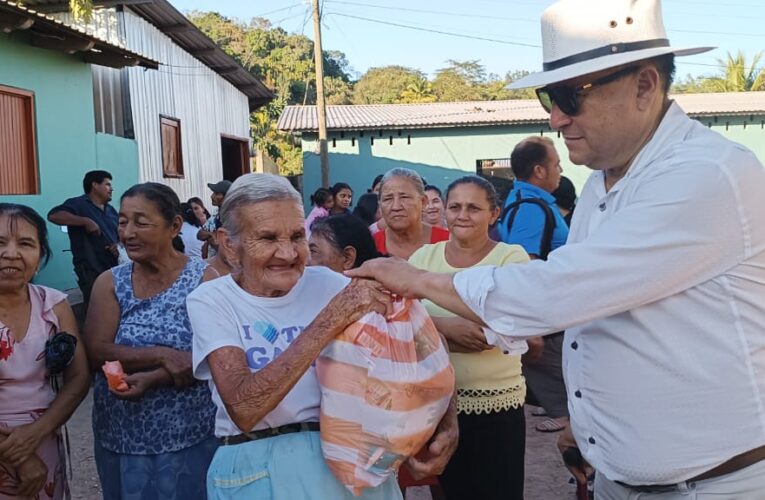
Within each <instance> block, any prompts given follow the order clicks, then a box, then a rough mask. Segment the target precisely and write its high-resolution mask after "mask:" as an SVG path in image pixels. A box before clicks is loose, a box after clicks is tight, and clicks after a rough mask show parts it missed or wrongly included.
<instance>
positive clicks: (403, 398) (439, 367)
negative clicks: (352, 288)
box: [316, 299, 454, 496]
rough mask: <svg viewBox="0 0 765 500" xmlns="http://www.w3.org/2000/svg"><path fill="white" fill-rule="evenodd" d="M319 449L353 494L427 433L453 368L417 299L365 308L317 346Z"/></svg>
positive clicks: (449, 387)
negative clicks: (386, 312)
mask: <svg viewBox="0 0 765 500" xmlns="http://www.w3.org/2000/svg"><path fill="white" fill-rule="evenodd" d="M316 372H317V374H318V377H319V383H320V384H321V448H322V453H323V454H324V458H325V460H326V461H327V464H328V466H329V468H330V470H331V471H332V473H333V474H334V475H335V477H336V478H337V479H338V480H339V481H340V482H341V483H343V484H344V485H345V486H346V487H347V488H348V489H349V490H350V491H351V492H353V494H354V495H357V496H358V495H360V494H361V491H362V490H363V489H364V488H373V487H375V486H378V485H380V484H382V483H383V482H385V481H386V480H387V479H388V478H389V477H390V476H391V475H392V474H394V473H395V472H396V471H397V470H398V468H399V467H400V466H401V464H402V463H403V462H404V461H405V460H406V459H407V458H409V457H410V456H413V455H415V454H416V453H417V452H418V451H419V450H420V449H421V448H422V447H423V446H424V445H425V444H426V443H427V442H428V440H429V439H430V438H431V436H432V435H433V433H434V431H435V429H436V426H437V425H438V423H439V422H440V420H441V417H442V416H443V415H444V413H445V412H446V410H447V408H448V406H449V400H450V399H451V397H452V393H453V392H454V369H453V368H452V366H451V364H450V363H449V354H448V353H447V352H446V349H445V348H444V345H443V344H442V342H441V336H440V335H439V333H438V331H437V330H436V327H435V326H434V325H433V322H432V321H431V319H430V316H428V313H427V312H426V311H425V308H424V307H423V306H422V304H420V303H419V302H418V301H413V300H409V299H404V300H400V301H397V302H395V303H394V312H393V314H392V315H391V316H390V317H389V318H385V317H384V316H382V315H380V314H377V313H369V314H367V315H365V316H364V317H363V318H361V320H359V321H357V322H356V323H354V324H353V325H351V326H349V327H348V328H347V329H346V330H345V331H344V332H343V333H342V334H340V335H339V336H338V337H336V338H335V339H334V340H332V341H331V342H330V343H329V344H328V345H327V347H325V348H324V350H323V351H322V353H321V355H320V356H319V358H318V359H317V361H316Z"/></svg>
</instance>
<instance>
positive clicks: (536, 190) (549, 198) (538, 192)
mask: <svg viewBox="0 0 765 500" xmlns="http://www.w3.org/2000/svg"><path fill="white" fill-rule="evenodd" d="M514 187H515V189H517V190H518V191H520V192H521V194H525V195H528V196H530V197H533V198H542V199H543V200H545V201H546V202H547V203H555V197H554V196H553V195H551V194H550V193H548V192H547V191H545V190H544V189H542V188H541V187H538V186H535V185H534V184H531V183H529V182H524V181H518V180H516V181H515V183H514Z"/></svg>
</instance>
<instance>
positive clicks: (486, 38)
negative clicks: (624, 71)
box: [331, 12, 541, 49]
mask: <svg viewBox="0 0 765 500" xmlns="http://www.w3.org/2000/svg"><path fill="white" fill-rule="evenodd" d="M331 14H332V15H334V16H340V17H347V18H350V19H358V20H361V21H367V22H371V23H377V24H384V25H387V26H395V27H398V28H406V29H411V30H416V31H423V32H427V33H437V34H439V35H446V36H453V37H458V38H468V39H471V40H481V41H484V42H494V43H501V44H505V45H515V46H519V47H532V48H535V49H538V48H541V46H540V45H536V44H530V43H523V42H513V41H510V40H499V39H496V38H488V37H482V36H473V35H466V34H463V33H455V32H451V31H443V30H436V29H430V28H422V27H419V26H412V25H408V24H401V23H394V22H391V21H383V20H380V19H372V18H369V17H362V16H355V15H351V14H344V13H340V12H332V13H331Z"/></svg>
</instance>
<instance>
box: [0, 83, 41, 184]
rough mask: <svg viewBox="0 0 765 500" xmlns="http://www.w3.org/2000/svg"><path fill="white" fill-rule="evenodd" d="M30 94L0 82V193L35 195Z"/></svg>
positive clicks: (35, 147) (33, 114)
mask: <svg viewBox="0 0 765 500" xmlns="http://www.w3.org/2000/svg"><path fill="white" fill-rule="evenodd" d="M36 151H37V146H36V144H35V102H34V93H33V92H30V91H28V90H22V89H17V88H12V87H5V86H3V85H0V195H4V194H5V195H8V194H15V195H24V194H39V193H40V188H39V182H38V172H37V153H36Z"/></svg>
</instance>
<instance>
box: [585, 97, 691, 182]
mask: <svg viewBox="0 0 765 500" xmlns="http://www.w3.org/2000/svg"><path fill="white" fill-rule="evenodd" d="M692 126H693V121H692V120H691V119H689V118H688V115H686V114H685V111H683V110H682V108H681V107H680V106H679V105H678V104H677V102H675V101H674V100H673V101H670V105H669V108H668V109H667V112H666V113H665V114H664V117H663V118H662V119H661V122H660V123H659V126H658V127H657V128H656V131H655V132H654V134H653V137H651V140H650V141H648V142H647V143H646V145H645V146H643V149H641V150H640V152H639V153H638V154H637V156H635V159H634V160H632V165H631V166H630V168H629V170H628V171H627V174H626V175H625V176H624V177H623V178H621V179H619V181H618V182H617V183H616V184H615V185H614V187H612V188H611V190H610V191H609V193H615V192H617V191H619V190H620V189H621V187H622V184H624V183H625V182H629V179H630V178H632V177H634V176H636V175H638V174H639V173H640V172H641V171H642V170H644V169H645V168H646V167H647V166H648V165H650V164H651V163H653V162H654V161H655V160H657V159H660V158H661V157H663V156H666V154H667V148H668V147H669V145H670V144H675V143H679V142H682V138H683V137H684V136H685V135H686V134H687V133H688V131H689V130H690V129H691V127H692ZM597 173H598V174H599V175H600V184H599V185H600V186H603V183H604V182H605V174H604V172H603V171H602V170H599V171H598V172H597ZM603 188H605V187H604V186H603Z"/></svg>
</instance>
